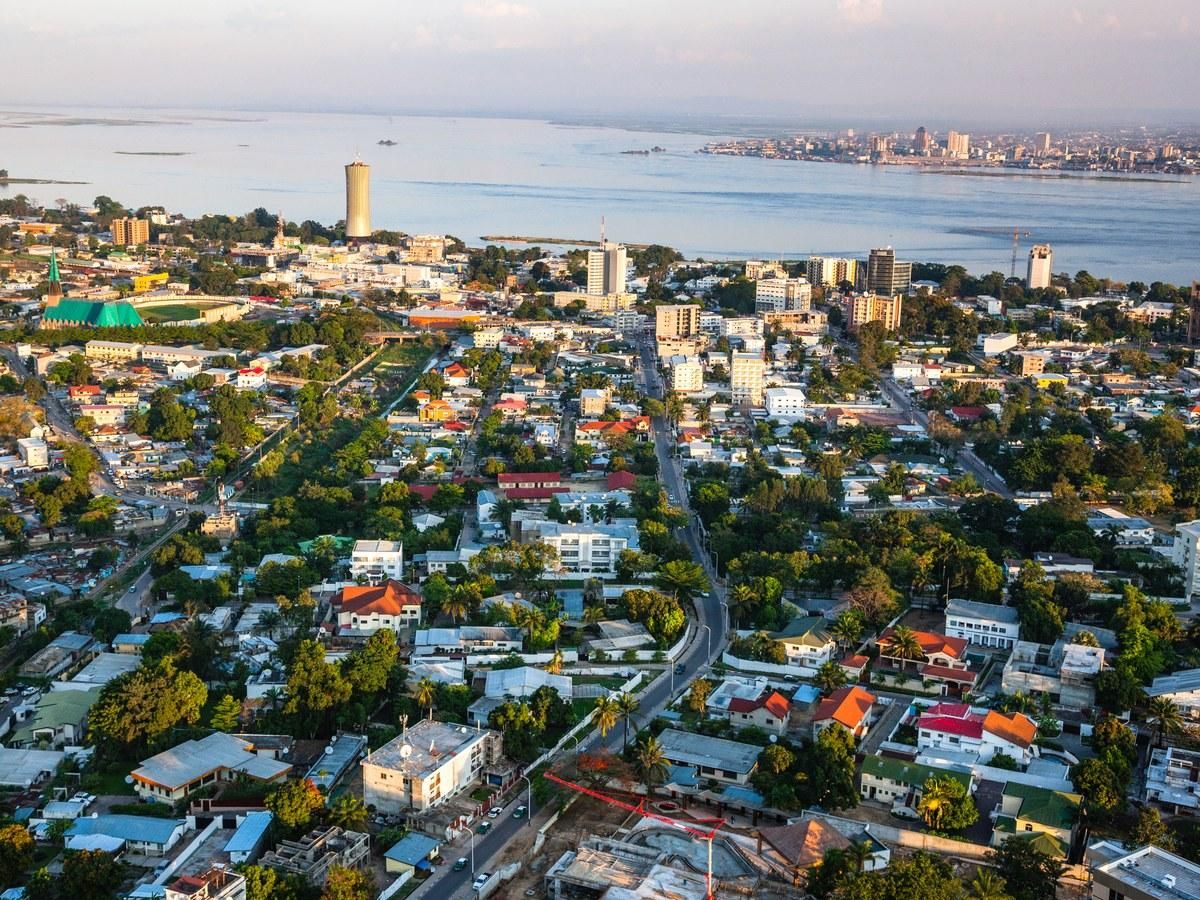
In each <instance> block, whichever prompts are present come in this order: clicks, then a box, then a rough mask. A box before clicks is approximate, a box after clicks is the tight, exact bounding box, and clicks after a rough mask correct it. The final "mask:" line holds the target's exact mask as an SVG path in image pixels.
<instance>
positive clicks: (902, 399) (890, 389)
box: [880, 377, 1013, 499]
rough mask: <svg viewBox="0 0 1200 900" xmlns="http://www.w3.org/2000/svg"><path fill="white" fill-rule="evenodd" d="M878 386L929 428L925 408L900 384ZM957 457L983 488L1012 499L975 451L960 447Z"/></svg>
mask: <svg viewBox="0 0 1200 900" xmlns="http://www.w3.org/2000/svg"><path fill="white" fill-rule="evenodd" d="M880 386H881V387H882V388H883V393H884V394H885V395H886V396H887V398H888V400H889V402H891V404H892V405H893V406H896V407H899V409H900V411H901V412H903V413H904V414H905V415H907V416H908V417H909V418H910V419H911V420H912V421H914V422H915V423H916V424H918V425H920V426H921V427H922V428H924V429H926V431H928V430H929V416H928V414H927V413H926V412H925V410H923V409H921V408H920V407H919V406H917V405H916V403H915V402H914V401H913V398H912V396H911V395H910V394H909V393H908V391H906V390H904V389H903V388H902V387H900V385H898V384H896V382H895V381H894V380H893V379H891V378H886V377H885V378H882V379H880ZM957 459H958V462H959V464H960V465H961V466H962V467H963V468H964V469H966V470H967V471H968V472H970V473H971V474H972V475H974V476H975V478H976V479H977V480H978V481H979V483H980V484H981V485H982V486H983V488H984V489H985V490H989V491H993V492H994V493H997V494H999V495H1000V496H1001V497H1007V498H1008V499H1012V497H1013V492H1012V491H1011V490H1009V487H1008V485H1007V484H1005V483H1004V479H1003V478H1001V477H1000V476H999V475H997V474H996V473H995V472H994V471H992V469H991V467H990V466H989V465H988V464H987V463H985V462H984V461H983V460H982V459H980V458H979V457H978V456H976V455H975V451H974V450H971V449H969V448H967V447H961V448H959V450H958V451H957Z"/></svg>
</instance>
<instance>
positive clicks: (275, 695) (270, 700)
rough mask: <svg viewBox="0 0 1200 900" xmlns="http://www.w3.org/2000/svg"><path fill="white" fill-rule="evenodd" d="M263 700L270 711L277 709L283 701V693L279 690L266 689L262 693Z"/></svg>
mask: <svg viewBox="0 0 1200 900" xmlns="http://www.w3.org/2000/svg"><path fill="white" fill-rule="evenodd" d="M263 699H264V700H266V701H267V704H268V705H269V706H270V707H271V710H272V711H274V710H277V709H279V704H280V702H281V701H282V700H283V691H281V690H280V689H279V688H267V689H266V690H265V691H263Z"/></svg>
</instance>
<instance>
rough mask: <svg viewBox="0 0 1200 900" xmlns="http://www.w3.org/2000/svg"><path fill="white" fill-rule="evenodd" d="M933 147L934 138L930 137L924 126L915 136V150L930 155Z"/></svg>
mask: <svg viewBox="0 0 1200 900" xmlns="http://www.w3.org/2000/svg"><path fill="white" fill-rule="evenodd" d="M932 146H933V138H931V137H930V136H929V132H928V131H926V130H925V126H924V125H922V126H921V127H920V128H918V129H917V133H916V134H914V135H913V150H915V151H916V152H917V153H928V152H929V149H930V147H932Z"/></svg>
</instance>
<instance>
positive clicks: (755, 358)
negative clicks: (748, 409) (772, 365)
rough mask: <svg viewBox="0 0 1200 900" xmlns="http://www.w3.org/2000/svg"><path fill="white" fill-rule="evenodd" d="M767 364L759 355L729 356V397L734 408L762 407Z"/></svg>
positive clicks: (732, 354)
mask: <svg viewBox="0 0 1200 900" xmlns="http://www.w3.org/2000/svg"><path fill="white" fill-rule="evenodd" d="M766 368H767V364H766V362H764V361H763V358H762V354H761V353H730V354H729V397H730V400H732V401H733V403H734V405H736V406H762V402H763V376H764V375H765V374H766Z"/></svg>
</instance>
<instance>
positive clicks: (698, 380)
mask: <svg viewBox="0 0 1200 900" xmlns="http://www.w3.org/2000/svg"><path fill="white" fill-rule="evenodd" d="M670 371H671V390H672V391H673V392H674V393H677V394H691V393H694V392H696V391H702V390H704V367H703V366H701V365H700V363H699V361H697V360H696V359H694V358H692V357H689V356H674V357H672V358H671V370H670Z"/></svg>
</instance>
